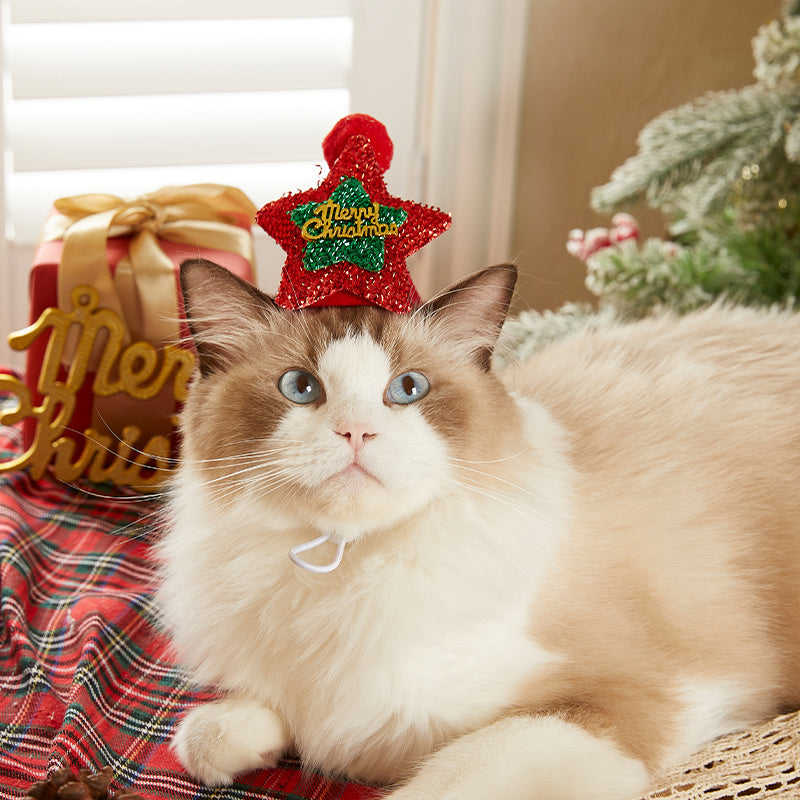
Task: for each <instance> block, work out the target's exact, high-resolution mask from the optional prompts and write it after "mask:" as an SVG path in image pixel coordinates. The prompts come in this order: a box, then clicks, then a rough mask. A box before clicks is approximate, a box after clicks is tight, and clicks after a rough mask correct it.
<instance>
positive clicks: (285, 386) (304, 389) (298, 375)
mask: <svg viewBox="0 0 800 800" xmlns="http://www.w3.org/2000/svg"><path fill="white" fill-rule="evenodd" d="M278 390H279V391H280V393H281V394H282V395H283V396H284V397H285V398H286V399H287V400H291V401H292V402H293V403H300V404H301V405H307V404H308V403H313V402H314V401H315V400H317V399H319V396H320V393H321V391H322V390H321V387H320V385H319V381H318V380H317V379H316V378H315V377H314V376H313V375H309V374H308V373H307V372H303V370H301V369H290V370H289V371H288V372H284V373H283V375H281V377H280V378H279V379H278Z"/></svg>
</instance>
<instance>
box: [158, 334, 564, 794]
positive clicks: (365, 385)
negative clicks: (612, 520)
mask: <svg viewBox="0 0 800 800" xmlns="http://www.w3.org/2000/svg"><path fill="white" fill-rule="evenodd" d="M376 351H377V352H376ZM353 363H356V364H359V365H363V366H364V370H363V373H362V371H361V370H359V374H360V375H361V374H363V375H368V376H369V377H368V379H367V380H365V381H359V383H358V390H356V388H355V387H354V385H353V381H352V379H351V378H350V377H349V376H350V374H351V373H352V364H353ZM320 377H321V378H322V380H323V383H324V386H325V388H326V391H327V392H328V398H327V401H326V403H325V404H324V405H323V406H322V407H321V408H320V409H316V410H312V409H310V408H298V409H293V411H292V413H290V414H288V415H287V416H286V420H287V421H286V423H285V429H284V430H281V431H279V434H278V437H277V438H278V439H279V440H280V438H281V437H282V436H284V437H288V436H289V435H290V433H291V431H294V434H293V435H294V437H295V440H296V441H300V442H309V443H310V448H311V449H312V450H313V451H314V452H315V453H317V452H320V453H321V455H320V456H319V457H318V458H315V463H314V464H313V465H310V466H309V472H310V473H312V474H311V477H309V481H310V482H312V483H313V482H317V484H316V485H317V486H320V485H323V484H324V483H325V481H326V480H329V478H328V477H326V476H327V475H329V474H335V473H336V470H337V469H338V470H340V469H342V465H343V464H344V463H345V462H346V461H347V459H349V458H350V455H349V446H348V445H347V444H346V442H343V441H341V438H342V437H337V436H336V435H335V434H332V433H330V429H331V426H332V425H333V424H335V421H336V419H337V415H340V414H344V415H345V416H346V418H347V419H352V420H357V421H362V422H363V421H367V422H369V423H370V424H371V425H373V426H374V427H375V429H376V431H378V433H379V435H378V436H377V437H376V438H375V440H374V441H371V442H369V444H368V445H367V446H366V448H365V451H369V450H370V449H372V451H373V452H371V453H370V454H369V459H368V460H367V459H365V464H366V466H367V467H368V468H369V469H370V470H371V471H374V474H375V475H377V476H378V477H379V478H380V480H381V483H376V484H375V485H370V486H369V487H367V489H366V491H365V492H364V493H363V494H362V493H359V491H358V490H357V489H356V490H355V491H354V493H353V497H352V498H351V502H353V503H354V504H356V505H357V504H359V503H364V502H366V503H367V506H368V508H370V509H371V508H373V507H374V508H375V509H378V510H376V512H375V515H374V518H373V522H372V531H371V535H368V536H365V535H364V533H366V532H369V531H364V530H363V529H359V528H358V527H357V526H355V525H354V526H353V528H352V529H351V530H349V531H347V533H348V534H349V536H350V537H351V539H352V541H350V543H349V544H348V546H347V549H346V550H345V555H344V561H343V563H342V565H341V566H340V567H339V568H338V569H337V570H336V572H334V573H332V574H330V575H324V576H317V575H310V574H308V573H305V572H303V571H302V570H300V569H299V568H297V567H295V566H294V565H292V564H291V563H290V561H289V559H288V557H287V553H288V550H289V548H290V547H292V546H294V545H296V544H299V543H301V542H304V541H308V540H309V539H311V538H313V536H315V535H316V533H317V531H318V530H319V527H318V528H317V529H314V530H311V529H309V528H308V526H307V525H304V524H302V522H301V520H302V517H301V512H300V511H299V510H298V511H297V512H296V514H295V516H294V517H293V512H292V510H291V509H286V508H275V509H272V508H269V495H268V494H267V495H266V496H265V497H263V498H261V502H260V504H258V505H256V504H254V503H252V502H241V503H233V504H231V505H229V506H227V507H222V506H220V504H219V503H218V502H216V501H215V500H213V499H209V496H208V493H207V492H206V490H205V489H204V487H203V478H202V474H201V473H199V472H197V471H195V470H194V469H193V468H192V467H191V466H190V465H188V464H187V465H185V466H184V468H183V469H182V470H181V474H180V475H179V477H178V481H177V485H176V492H175V503H174V512H175V516H174V525H173V527H172V529H171V531H170V533H169V534H168V536H167V537H166V539H165V541H164V543H163V546H162V550H163V556H164V560H165V562H166V568H165V572H164V582H163V586H162V589H161V599H162V603H163V607H164V612H165V616H166V618H167V620H168V621H170V622H172V623H173V627H174V628H175V634H174V636H175V641H176V644H177V646H178V649H179V651H180V652H181V653H182V654H183V658H184V660H185V663H186V664H187V666H189V667H190V668H191V669H192V671H193V674H194V675H195V677H196V678H197V679H198V680H199V681H201V682H203V683H206V684H218V685H220V686H221V688H223V689H226V690H228V691H231V692H233V693H235V694H236V695H237V696H243V697H249V698H252V699H253V700H255V701H257V702H259V703H263V704H265V705H266V706H268V707H269V708H272V709H274V710H275V711H276V712H277V713H278V714H279V715H280V716H281V717H282V718H283V719H284V720H286V722H287V724H288V725H289V726H290V730H291V734H292V737H293V738H294V740H295V741H297V742H298V744H299V746H300V748H301V750H302V753H303V755H304V757H305V758H306V759H307V760H308V761H309V762H310V763H311V764H317V765H323V766H324V767H325V768H326V769H329V770H345V769H348V770H351V771H352V772H353V773H354V774H357V775H360V776H362V777H364V778H382V777H384V776H385V775H386V774H387V773H388V774H392V772H393V771H394V772H395V773H396V774H400V773H402V772H403V771H404V770H405V769H407V768H408V767H409V766H410V764H411V763H412V762H414V761H416V760H417V759H419V758H421V757H422V756H424V755H426V754H427V753H428V752H429V751H430V750H431V749H433V748H435V747H436V746H438V745H439V744H440V743H442V742H444V741H447V740H448V739H450V738H452V737H453V736H456V735H459V734H462V733H465V732H468V731H470V730H473V729H474V728H476V727H480V726H484V725H487V724H489V723H491V722H492V721H493V720H494V719H495V718H496V717H497V714H498V712H499V710H500V709H502V708H504V707H506V706H507V705H508V704H509V703H512V702H513V700H514V697H515V695H516V693H517V691H518V689H519V686H520V685H521V683H522V682H523V681H524V680H526V679H528V678H529V677H530V676H531V674H532V673H533V672H534V671H535V670H536V669H537V668H539V667H542V666H544V665H547V664H549V663H552V661H553V656H552V655H550V654H548V653H546V652H544V651H542V650H541V648H539V647H538V646H537V645H536V643H535V642H534V641H532V639H531V637H530V635H529V633H528V625H529V609H530V603H531V598H532V596H533V593H534V592H535V590H536V586H537V584H538V580H537V576H542V575H543V574H544V573H545V572H546V569H547V566H548V563H549V557H548V553H549V552H550V551H551V548H552V545H553V543H554V541H555V540H556V539H557V538H558V530H559V526H560V524H561V522H560V520H561V517H562V514H561V510H560V509H561V504H562V502H563V495H564V493H565V486H564V485H563V481H558V480H555V479H551V480H550V481H549V482H546V483H544V486H545V489H546V491H543V490H542V486H541V485H538V484H539V483H540V481H539V480H538V479H539V478H540V477H541V475H542V474H543V473H547V474H550V475H564V474H565V468H564V465H563V463H562V456H561V453H560V451H559V449H558V448H557V447H555V446H554V447H553V448H552V452H551V451H550V450H548V449H547V448H544V449H543V448H542V447H541V445H540V447H539V448H538V451H537V456H538V458H537V459H536V462H535V463H536V466H535V467H531V469H530V473H529V474H524V475H520V482H521V484H522V488H521V490H520V491H519V492H518V494H520V495H521V497H522V499H521V500H517V501H516V503H515V504H514V505H509V504H508V503H507V502H506V501H505V500H504V498H502V497H499V498H498V497H495V496H493V495H491V494H489V495H486V496H484V495H483V494H481V493H478V492H475V491H471V490H468V489H465V488H463V487H461V486H460V485H459V484H458V482H457V481H455V480H454V479H453V478H452V475H453V470H452V467H451V466H450V465H449V463H448V459H447V452H446V446H445V444H444V443H443V442H442V440H441V438H440V437H439V436H437V435H436V433H435V432H434V431H433V430H432V428H431V427H430V425H429V424H428V423H427V421H426V420H425V418H424V417H423V416H422V415H421V414H419V412H418V411H417V410H416V409H414V408H413V407H406V408H391V407H389V406H387V405H385V404H384V403H383V393H384V391H385V388H386V384H387V383H388V381H389V380H390V379H391V378H392V377H393V375H392V374H391V370H390V369H389V366H388V362H387V361H386V359H385V356H384V355H383V353H382V351H380V349H379V348H378V347H377V346H376V345H375V344H374V343H372V342H371V340H367V339H365V338H363V337H354V338H350V339H348V340H345V341H342V342H337V343H335V344H334V345H332V346H331V348H329V350H328V352H327V353H326V354H325V356H323V358H322V359H321V361H320ZM400 415H402V420H401V419H400V418H399V417H400ZM281 427H282V429H283V428H284V426H281ZM329 434H330V435H329ZM409 439H413V440H415V441H414V446H413V447H410V446H409V444H408V442H409ZM420 441H422V442H423V444H424V445H425V446H423V447H422V448H420V447H419V446H418V444H419V442H420ZM373 445H376V446H375V447H373ZM529 446H530V443H527V442H520V448H523V449H524V448H526V447H529ZM420 450H422V452H423V453H424V455H425V457H424V458H420V456H419V455H414V453H419V452H420ZM345 451H347V452H345ZM287 469H291V470H298V469H301V466H300V462H291V459H290V463H289V465H288V466H287ZM534 486H537V491H536V492H534V491H533V487H534ZM548 487H549V488H548ZM364 494H366V501H365V500H364V496H363V495H364ZM437 495H438V496H439V497H441V498H442V499H431V497H432V496H433V497H434V498H436V496H437ZM321 522H322V521H321V520H319V519H318V521H317V525H318V526H320V527H321ZM323 530H324V528H323ZM495 531H496V532H502V537H500V538H498V537H497V535H496V534H495V533H494V532H495ZM223 532H224V533H223ZM323 556H324V554H323ZM344 620H346V621H347V622H346V624H342V622H343V621H344ZM243 643H246V644H243ZM187 724H189V725H191V722H189V723H187ZM186 735H188V734H186ZM198 736H202V734H198ZM207 750H208V753H209V755H208V759H209V760H210V761H211V760H213V756H212V753H213V750H214V742H213V741H209V742H208V744H207ZM187 766H189V767H190V768H191V764H187ZM214 768H216V767H214ZM206 771H209V772H210V771H211V767H209V769H208V770H205V768H201V769H200V771H198V772H197V774H198V775H200V774H201V773H202V774H205V773H206Z"/></svg>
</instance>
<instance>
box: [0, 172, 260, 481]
mask: <svg viewBox="0 0 800 800" xmlns="http://www.w3.org/2000/svg"><path fill="white" fill-rule="evenodd" d="M55 209H56V213H54V214H53V215H52V216H51V217H50V218H49V219H48V221H47V224H46V226H45V232H44V234H43V237H42V242H41V244H40V245H39V247H38V248H37V251H36V253H35V256H34V264H33V268H32V271H31V278H30V298H31V313H30V320H31V325H30V326H29V327H28V328H26V329H25V330H23V331H19V332H17V333H15V334H12V335H11V337H9V341H10V342H11V343H12V346H14V347H15V348H17V349H27V358H26V370H25V379H24V386H21V385H13V384H12V382H13V380H14V379H13V378H10V377H2V376H0V383H1V384H3V386H2V387H0V388H5V389H6V390H10V391H12V392H14V393H16V394H17V395H18V397H19V399H20V404H19V407H18V408H17V409H15V410H14V411H13V412H6V413H5V414H4V415H2V416H3V421H5V422H13V421H15V420H17V419H22V420H23V435H24V445H25V448H26V453H25V455H23V456H22V457H21V458H20V459H17V461H18V462H19V463H14V464H3V465H0V471H2V470H5V469H9V468H14V467H16V468H19V467H21V466H26V467H29V468H30V469H31V472H32V474H33V475H34V477H38V476H39V475H40V474H41V473H42V472H43V470H44V469H45V468H46V467H48V466H51V467H53V469H54V472H55V474H56V476H57V477H60V478H62V479H64V480H74V479H75V478H77V477H79V476H81V475H88V477H90V478H91V479H92V480H96V481H102V480H111V481H113V482H114V483H117V484H122V485H127V484H130V485H136V486H138V487H140V488H149V487H152V486H156V485H158V484H159V483H160V482H161V480H162V478H163V477H164V475H163V474H162V473H163V472H164V471H166V470H168V469H169V466H170V463H171V458H170V456H171V455H174V452H175V442H174V416H175V413H176V412H177V411H178V410H179V406H180V400H181V399H182V397H183V396H184V395H185V388H186V383H187V381H188V378H189V375H190V373H191V368H192V366H193V363H194V354H193V353H192V351H190V350H187V349H184V348H185V344H184V343H185V342H187V341H188V337H187V336H186V333H187V330H186V324H185V318H184V315H183V309H182V306H181V303H180V291H179V287H178V270H177V267H178V266H179V265H180V264H181V262H183V261H185V260H186V259H188V258H197V257H203V258H207V259H209V260H210V261H214V262H216V263H219V264H222V265H223V266H225V267H227V268H228V269H230V270H231V271H232V272H234V273H235V274H236V275H238V276H240V277H242V278H244V279H245V280H248V281H250V282H253V253H252V239H251V233H250V225H251V221H252V219H253V215H254V213H255V207H254V206H253V205H252V203H251V202H250V201H249V200H248V198H247V197H246V196H245V195H244V194H243V193H242V192H240V191H239V190H238V189H233V188H231V187H226V186H217V185H215V184H199V185H195V186H185V187H168V188H166V189H162V190H160V191H158V192H154V193H152V194H150V195H146V196H144V197H142V198H138V199H137V200H134V201H129V202H128V201H123V200H121V199H120V198H117V197H113V196H110V195H83V196H79V197H74V198H64V199H62V200H59V201H57V202H56V204H55ZM48 329H50V330H49V331H48ZM17 383H19V382H17Z"/></svg>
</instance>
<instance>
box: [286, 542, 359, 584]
mask: <svg viewBox="0 0 800 800" xmlns="http://www.w3.org/2000/svg"><path fill="white" fill-rule="evenodd" d="M328 541H331V542H335V543H336V555H335V556H334V557H333V561H331V562H330V564H309V563H308V561H305V560H303V559H302V558H300V555H299V554H300V553H305V552H306V551H307V550H313V549H314V548H315V547H319V546H320V545H323V544H325V542H328ZM344 545H345V543H344V542H342V541H340V540H337V539H336V538H335V537H334V536H333V534H331V533H326V534H323V535H322V536H318V537H317V538H316V539H312V540H311V541H310V542H304V543H303V544H298V545H297V547H293V548H292V549H291V550H290V551H289V558H290V559H291V560H292V561H293V562H294V563H295V564H297V566H298V567H302V568H303V569H305V570H308V571H309V572H316V573H317V574H320V575H321V574H324V573H326V572H333V571H334V570H335V569H336V567H338V566H339V564H341V563H342V556H343V555H344Z"/></svg>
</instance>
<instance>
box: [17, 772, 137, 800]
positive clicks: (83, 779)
mask: <svg viewBox="0 0 800 800" xmlns="http://www.w3.org/2000/svg"><path fill="white" fill-rule="evenodd" d="M110 783H111V767H103V768H102V769H101V770H100V772H97V773H94V774H93V773H91V772H89V770H88V769H82V770H81V771H80V772H79V773H78V774H77V775H76V774H75V773H74V772H73V771H72V770H71V769H68V768H64V769H59V770H57V771H56V772H54V773H53V774H52V775H51V776H50V778H49V779H48V780H46V781H37V782H36V783H34V784H33V786H31V788H30V789H28V793H27V795H25V800H144V798H143V797H142V796H141V795H139V794H133V793H132V792H127V791H122V792H117V793H114V794H109V793H108V785H109V784H110Z"/></svg>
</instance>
